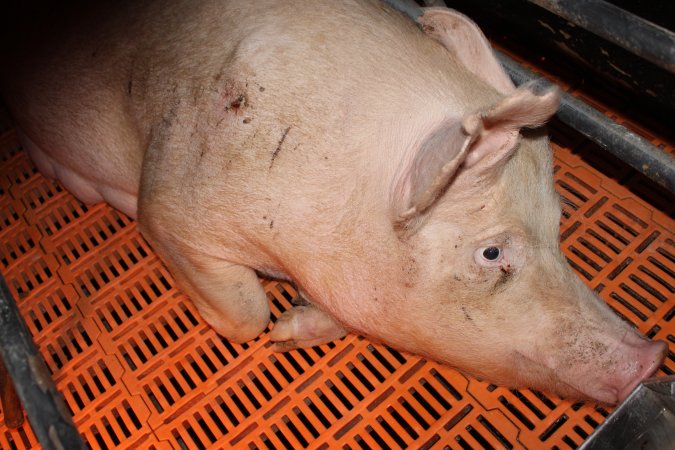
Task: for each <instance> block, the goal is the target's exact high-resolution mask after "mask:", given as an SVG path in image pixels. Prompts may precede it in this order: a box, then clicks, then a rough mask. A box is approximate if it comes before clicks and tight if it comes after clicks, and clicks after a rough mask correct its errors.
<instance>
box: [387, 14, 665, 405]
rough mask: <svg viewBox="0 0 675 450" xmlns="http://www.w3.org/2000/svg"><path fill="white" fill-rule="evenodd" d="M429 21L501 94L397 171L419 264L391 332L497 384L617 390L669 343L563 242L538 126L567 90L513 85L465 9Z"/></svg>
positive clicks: (408, 240)
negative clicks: (603, 293)
mask: <svg viewBox="0 0 675 450" xmlns="http://www.w3.org/2000/svg"><path fill="white" fill-rule="evenodd" d="M421 22H422V24H423V25H424V26H425V29H426V31H427V32H428V33H429V34H431V35H432V36H433V37H435V38H436V39H437V40H439V41H440V42H441V43H443V44H444V45H445V46H446V48H447V49H448V50H449V51H450V52H451V53H452V54H453V55H454V57H455V58H457V59H458V60H460V61H461V62H462V63H463V64H464V65H465V66H466V67H467V68H468V69H469V70H470V71H471V72H473V73H474V74H475V75H476V76H477V77H479V78H481V79H482V80H483V81H484V82H487V83H488V84H490V85H492V86H493V87H494V88H495V89H496V90H497V91H498V92H500V93H501V94H502V95H503V96H502V97H501V99H500V100H497V101H496V102H494V103H493V104H492V105H491V106H490V107H487V108H483V109H481V110H478V111H475V110H474V111H468V112H466V113H464V115H463V116H462V117H458V118H453V119H448V120H446V121H445V122H443V123H440V124H439V125H438V126H436V127H435V129H433V130H432V131H431V132H429V133H428V134H427V135H426V136H425V137H423V138H422V139H420V140H419V143H418V144H417V145H416V146H415V148H414V150H413V156H412V157H410V158H409V159H410V162H409V164H408V165H407V167H404V168H402V169H401V172H400V174H399V176H398V177H397V179H396V180H395V183H394V187H393V189H392V192H393V193H392V198H391V205H392V210H393V211H394V217H393V219H392V220H393V221H394V223H395V227H396V228H397V230H398V231H397V232H398V234H399V239H400V240H401V241H402V242H403V243H404V245H406V246H408V248H409V255H412V256H411V259H412V260H414V261H413V262H414V264H413V265H414V266H415V273H414V274H413V275H411V278H410V280H408V285H409V287H410V291H409V292H411V293H412V294H411V295H408V296H407V298H406V301H405V302H401V304H398V305H395V306H391V314H392V315H393V316H395V317H398V319H397V320H392V322H393V323H392V324H390V325H388V326H390V329H389V330H388V331H387V332H386V336H385V335H382V336H381V337H382V339H383V340H385V341H387V342H389V343H391V344H394V345H396V346H398V347H401V348H405V349H407V350H410V351H412V352H414V353H418V354H424V355H427V356H430V357H431V358H433V359H437V360H440V361H442V362H446V363H449V364H451V365H454V366H457V367H459V368H461V369H463V370H465V371H467V372H469V373H472V374H474V375H477V376H479V377H484V378H485V379H488V380H490V381H495V382H497V383H500V384H506V385H509V386H516V387H517V386H528V387H535V388H540V389H545V390H550V391H553V392H556V393H558V394H561V395H565V396H568V395H569V396H573V397H587V398H593V399H596V400H599V401H602V402H606V403H616V402H618V401H621V400H622V399H623V398H625V397H626V396H627V395H628V393H630V391H631V390H632V389H633V387H635V385H636V384H637V383H639V381H641V380H642V379H643V378H644V377H646V376H649V375H650V374H651V373H652V372H653V371H654V370H655V369H656V368H657V367H658V365H659V364H660V362H661V361H662V359H663V357H664V354H665V351H666V346H665V345H664V343H663V342H651V341H648V340H647V339H645V338H643V337H641V336H640V335H639V334H638V333H637V332H635V331H634V330H633V329H632V328H631V327H630V326H629V325H628V324H626V323H624V322H623V321H622V320H620V319H619V317H617V316H616V315H615V314H614V313H613V312H612V311H611V310H610V308H609V307H608V306H607V305H606V304H605V303H604V302H603V301H602V300H601V299H600V298H598V296H597V295H595V294H594V293H593V292H592V291H591V290H590V289H589V288H588V287H586V286H585V285H584V284H583V283H582V282H581V281H580V280H579V278H578V277H577V276H576V275H575V274H574V273H573V272H572V271H571V269H570V267H569V266H568V264H567V262H566V260H565V257H564V256H563V254H562V252H561V251H560V248H559V240H558V234H559V220H560V213H561V210H560V198H559V197H558V195H557V194H556V193H555V191H554V187H553V179H552V173H553V170H552V152H551V149H550V147H549V145H548V141H547V139H546V137H545V135H544V134H543V133H542V132H541V131H538V130H530V129H531V128H535V127H538V126H540V125H542V124H543V123H544V122H545V121H546V120H547V119H548V118H549V117H550V116H551V115H553V114H554V112H555V110H556V109H557V106H558V101H559V95H558V92H557V91H556V90H553V89H548V90H541V89H537V87H536V86H534V85H526V86H523V87H521V88H519V89H515V88H514V87H513V85H512V84H511V82H510V80H509V79H508V77H507V76H506V75H505V74H504V72H503V71H502V69H501V68H500V67H499V64H498V63H497V61H496V60H495V59H494V56H493V55H492V53H491V50H490V49H489V45H488V44H487V42H486V41H485V38H484V37H483V36H482V34H480V32H479V31H478V30H477V28H476V27H475V25H473V24H472V23H471V22H469V21H468V20H466V19H465V18H464V17H462V16H460V15H458V14H456V13H452V12H449V11H448V10H444V9H438V10H437V9H432V10H428V11H427V12H426V14H425V15H424V16H423V17H422V18H421ZM449 30H452V36H453V38H452V39H449V38H448V34H449V33H450V31H449ZM458 35H459V36H460V38H458ZM462 35H464V38H462V37H461V36H462ZM458 39H459V40H460V42H462V43H463V47H462V46H459V47H461V48H460V49H458V50H456V49H455V46H457V44H456V43H457V40H458ZM467 49H468V50H467ZM402 318H403V320H402Z"/></svg>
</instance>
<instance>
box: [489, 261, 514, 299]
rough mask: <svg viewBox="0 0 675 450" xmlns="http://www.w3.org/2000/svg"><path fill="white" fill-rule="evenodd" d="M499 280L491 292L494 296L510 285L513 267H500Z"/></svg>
mask: <svg viewBox="0 0 675 450" xmlns="http://www.w3.org/2000/svg"><path fill="white" fill-rule="evenodd" d="M499 271H500V274H499V278H498V279H497V281H496V282H495V284H494V286H492V289H491V292H492V293H493V294H495V293H497V292H499V291H501V290H502V289H504V287H505V286H506V284H508V282H509V281H511V279H512V278H513V269H512V268H511V265H510V264H509V265H506V266H500V267H499Z"/></svg>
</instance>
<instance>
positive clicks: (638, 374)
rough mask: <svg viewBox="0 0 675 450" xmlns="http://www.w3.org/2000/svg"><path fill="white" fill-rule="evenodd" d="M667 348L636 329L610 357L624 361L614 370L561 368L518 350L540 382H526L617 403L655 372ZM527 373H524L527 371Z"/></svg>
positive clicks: (522, 361) (519, 358)
mask: <svg viewBox="0 0 675 450" xmlns="http://www.w3.org/2000/svg"><path fill="white" fill-rule="evenodd" d="M667 351H668V347H667V345H666V344H665V343H664V342H652V341H648V340H646V339H644V338H642V337H640V336H638V335H637V334H636V333H634V332H632V331H631V332H630V333H628V334H627V335H626V337H625V338H624V339H623V341H622V343H621V346H620V348H616V349H615V350H614V351H613V352H612V355H609V357H615V358H621V359H623V360H624V364H623V367H622V368H620V369H617V370H615V371H614V372H613V373H611V372H608V371H605V369H603V367H602V366H601V364H598V365H597V369H596V370H588V369H587V370H583V369H577V368H574V367H569V368H566V369H562V370H556V369H553V368H550V367H549V365H548V364H546V363H543V362H540V361H537V360H535V359H534V358H531V357H528V356H526V355H525V354H523V353H520V352H515V356H516V360H517V362H519V363H520V364H519V365H521V366H522V367H521V370H524V371H527V372H529V373H531V374H534V376H535V377H537V378H539V379H540V381H539V383H537V382H533V381H532V380H524V382H525V384H526V385H530V386H536V385H538V384H542V385H543V386H547V387H548V388H549V389H551V390H552V391H554V392H556V393H557V394H559V395H562V396H563V397H568V396H569V397H574V398H584V397H585V398H589V399H593V400H597V401H599V402H602V403H607V404H611V405H615V404H617V403H620V402H621V401H623V400H624V399H625V398H626V397H627V396H628V395H629V394H630V393H631V392H632V391H633V389H634V388H635V387H636V386H637V385H638V384H639V383H640V382H641V381H643V380H644V379H645V378H647V377H649V376H650V375H652V374H653V373H654V372H655V371H656V369H658V367H659V365H660V364H661V362H662V361H663V359H664V358H665V356H666V354H667ZM527 372H524V373H527Z"/></svg>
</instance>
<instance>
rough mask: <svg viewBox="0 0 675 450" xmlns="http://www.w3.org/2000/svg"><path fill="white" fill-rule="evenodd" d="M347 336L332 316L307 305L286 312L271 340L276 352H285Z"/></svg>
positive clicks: (271, 335) (275, 328)
mask: <svg viewBox="0 0 675 450" xmlns="http://www.w3.org/2000/svg"><path fill="white" fill-rule="evenodd" d="M301 303H306V302H301ZM345 334H347V331H346V330H345V329H344V328H343V327H342V325H340V324H339V323H337V322H336V321H335V320H334V319H333V318H332V317H331V316H329V315H328V314H326V313H325V312H323V311H321V310H320V309H318V308H316V307H314V306H313V305H311V304H309V303H307V304H300V305H298V306H294V307H293V308H291V309H289V310H288V311H286V312H284V313H283V314H282V315H281V317H279V320H277V323H275V324H274V328H273V329H272V331H271V332H270V340H271V341H272V342H274V350H275V351H278V352H283V351H287V350H292V349H294V348H304V347H312V346H315V345H320V344H325V343H327V342H331V341H334V340H335V339H339V338H341V337H343V336H344V335H345Z"/></svg>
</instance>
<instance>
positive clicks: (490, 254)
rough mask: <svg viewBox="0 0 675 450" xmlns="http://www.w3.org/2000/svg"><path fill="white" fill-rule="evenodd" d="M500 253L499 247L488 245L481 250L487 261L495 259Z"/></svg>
mask: <svg viewBox="0 0 675 450" xmlns="http://www.w3.org/2000/svg"><path fill="white" fill-rule="evenodd" d="M501 254H502V251H501V250H500V249H499V247H488V248H486V249H485V250H483V258H485V259H486V260H488V261H497V260H498V259H499V257H500V256H501Z"/></svg>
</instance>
